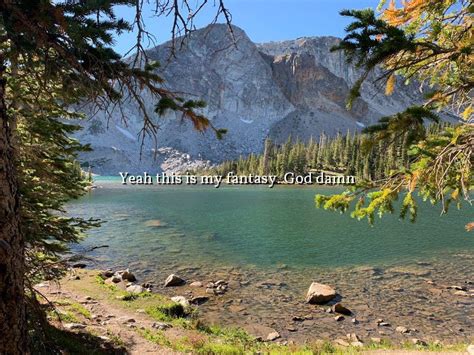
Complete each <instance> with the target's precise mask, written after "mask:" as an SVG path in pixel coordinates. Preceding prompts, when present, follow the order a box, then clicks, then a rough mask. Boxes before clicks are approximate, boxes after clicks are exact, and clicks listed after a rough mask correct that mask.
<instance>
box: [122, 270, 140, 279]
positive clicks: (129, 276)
mask: <svg viewBox="0 0 474 355" xmlns="http://www.w3.org/2000/svg"><path fill="white" fill-rule="evenodd" d="M122 280H126V281H129V282H135V281H137V278H136V277H135V275H134V274H132V273H131V272H130V270H129V269H127V270H125V271H124V272H123V273H122Z"/></svg>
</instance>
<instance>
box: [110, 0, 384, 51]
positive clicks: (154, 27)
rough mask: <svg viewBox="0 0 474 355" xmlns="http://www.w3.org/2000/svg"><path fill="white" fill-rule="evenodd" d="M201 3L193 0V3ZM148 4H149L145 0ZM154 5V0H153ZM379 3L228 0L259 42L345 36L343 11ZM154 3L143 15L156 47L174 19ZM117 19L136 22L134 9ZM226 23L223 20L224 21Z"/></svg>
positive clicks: (120, 45) (207, 16)
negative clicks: (156, 10)
mask: <svg viewBox="0 0 474 355" xmlns="http://www.w3.org/2000/svg"><path fill="white" fill-rule="evenodd" d="M193 1H197V0H191V3H192V2H193ZM145 2H146V1H145ZM150 2H151V3H154V1H153V0H150ZM378 3H379V0H225V4H226V7H227V8H228V9H229V10H230V12H231V14H232V23H233V24H234V25H236V26H239V27H240V28H242V29H243V30H244V31H245V32H246V33H247V35H248V36H249V37H250V39H251V40H252V41H253V42H256V43H262V42H270V41H281V40H286V39H295V38H298V37H305V36H324V35H327V36H336V37H343V36H344V28H345V26H346V25H347V24H348V23H349V22H350V19H348V18H344V17H342V16H340V15H339V11H341V10H343V9H362V8H367V7H371V8H374V9H375V8H376V7H377V5H378ZM213 4H214V1H213V0H209V5H208V7H207V8H206V9H205V11H204V12H202V13H201V14H200V16H199V17H198V19H197V21H196V26H197V27H198V28H200V27H204V26H206V25H207V24H209V23H210V22H211V21H212V19H213V16H214V14H215V11H216V8H215V7H213ZM152 10H153V7H152V5H151V4H148V5H145V8H144V11H143V14H144V15H145V23H146V26H147V30H148V31H149V32H151V33H152V34H153V35H154V36H155V37H156V42H155V43H154V44H153V43H150V44H147V43H146V44H147V46H148V47H153V46H154V45H156V44H160V43H163V42H165V41H167V40H169V39H170V38H171V33H170V31H171V26H172V22H171V19H170V18H164V17H162V18H156V17H153V16H151V15H152ZM116 15H117V17H123V18H126V19H128V20H131V19H133V16H134V8H129V7H127V8H126V7H120V8H118V9H117V10H116ZM219 22H223V19H221V21H219ZM135 39H136V37H135V34H134V33H126V34H123V35H121V36H120V37H119V38H118V39H117V41H116V44H115V49H116V51H117V52H119V53H120V54H122V55H123V54H125V53H126V52H127V51H128V50H129V49H130V48H131V47H132V46H133V44H134V41H135Z"/></svg>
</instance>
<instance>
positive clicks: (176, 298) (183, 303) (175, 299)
mask: <svg viewBox="0 0 474 355" xmlns="http://www.w3.org/2000/svg"><path fill="white" fill-rule="evenodd" d="M171 301H173V302H176V303H179V304H180V305H181V306H183V307H184V308H186V307H189V301H188V300H187V299H186V297H184V296H174V297H171Z"/></svg>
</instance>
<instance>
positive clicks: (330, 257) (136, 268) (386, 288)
mask: <svg viewBox="0 0 474 355" xmlns="http://www.w3.org/2000/svg"><path fill="white" fill-rule="evenodd" d="M97 184H98V185H101V186H102V187H101V188H98V189H96V190H93V191H92V192H91V193H90V194H88V195H87V196H85V197H83V198H81V199H80V200H78V201H75V202H73V203H71V204H70V205H69V207H68V210H69V211H70V213H71V214H73V215H78V216H82V217H85V218H90V217H95V218H101V219H103V220H105V221H106V222H105V223H104V224H103V226H102V227H100V228H97V229H93V230H91V231H90V232H88V236H87V238H86V239H84V240H83V241H82V242H81V243H80V244H79V245H75V246H73V249H76V250H77V251H80V250H87V249H89V248H90V247H92V246H97V245H104V244H105V245H108V246H109V247H108V248H103V249H96V250H95V251H93V252H92V253H88V254H87V256H89V257H92V258H93V260H96V262H97V263H96V264H95V265H90V266H91V267H93V268H99V269H104V268H106V267H111V268H114V269H117V268H120V269H121V268H125V267H128V268H130V269H131V270H132V271H133V272H134V273H135V274H136V275H137V276H138V279H139V281H140V282H143V281H148V282H151V283H153V284H154V285H155V287H154V288H153V290H155V291H156V292H159V293H162V294H166V295H168V296H176V295H186V297H188V298H192V297H193V296H206V297H207V296H209V294H208V293H206V291H205V287H202V288H195V287H190V286H189V284H190V282H192V281H201V282H202V283H203V284H204V285H206V284H207V283H208V282H210V281H213V282H214V281H216V280H219V279H223V280H226V281H227V282H228V283H229V290H228V291H227V292H226V293H225V294H224V295H219V296H211V297H210V299H209V301H208V302H206V303H205V304H203V305H201V306H199V312H200V315H201V317H202V318H203V319H204V321H206V322H208V323H218V324H223V325H228V326H233V327H234V326H239V327H244V328H245V329H247V330H248V331H250V333H251V334H254V335H258V336H263V337H266V336H267V335H268V333H269V332H270V331H271V330H272V329H275V330H277V331H278V332H279V333H280V334H281V335H282V339H288V340H290V339H291V340H295V341H297V342H305V341H307V340H312V341H314V340H315V337H316V338H321V339H333V340H334V339H335V338H338V337H339V338H345V335H346V334H347V333H353V332H354V333H357V334H358V335H359V336H361V337H362V338H363V339H365V340H367V339H369V338H370V337H372V336H377V337H380V336H382V337H389V338H390V339H391V340H396V341H400V342H403V341H406V340H407V336H406V335H402V334H400V333H398V332H396V331H395V327H396V326H399V325H400V326H405V327H409V328H413V329H416V332H414V333H413V334H411V333H410V335H409V336H416V337H417V338H421V339H424V340H432V341H434V340H439V339H442V340H443V341H446V342H455V341H462V342H470V341H471V340H470V339H471V338H472V336H473V331H472V329H474V326H473V321H474V320H473V319H474V318H473V314H474V303H473V298H472V296H470V293H473V292H474V290H472V288H473V287H472V285H473V284H474V280H472V275H473V272H472V271H473V270H474V237H473V235H472V233H471V234H470V233H467V232H465V230H464V225H465V224H466V223H467V222H469V221H470V220H472V209H468V208H466V209H464V210H462V211H457V210H452V211H451V212H450V213H449V214H448V215H445V216H442V217H440V216H439V208H436V207H434V208H433V207H431V206H429V205H423V206H422V208H421V211H420V213H419V220H418V221H417V222H416V223H415V224H411V223H410V222H407V221H399V220H398V219H397V218H396V216H387V217H385V218H384V219H383V221H377V223H376V225H375V226H374V227H370V226H368V224H367V222H365V221H361V222H358V221H356V220H354V219H352V218H350V216H349V215H339V214H337V213H333V212H327V211H324V210H319V209H316V208H315V207H314V195H315V194H316V193H318V192H326V193H331V192H335V191H336V190H334V189H328V188H319V189H316V188H301V187H299V188H297V187H277V188H274V189H268V188H266V187H250V186H245V187H221V188H220V189H215V188H212V187H202V186H196V187H184V186H180V187H170V186H166V187H158V186H141V187H138V186H122V185H120V183H119V182H118V181H117V179H116V178H115V179H110V178H109V179H107V178H106V179H101V180H99V181H97ZM157 220H159V224H160V226H159V227H152V226H149V223H150V221H153V222H154V224H157ZM171 273H177V274H178V275H180V276H181V277H183V278H185V279H186V280H188V281H189V282H188V283H187V284H186V285H185V286H181V287H176V288H175V287H171V288H165V287H163V281H164V280H165V279H166V277H167V276H168V275H169V274H171ZM313 281H318V282H322V283H325V284H329V285H332V286H333V287H335V288H336V290H337V292H338V293H339V294H340V295H341V297H342V298H343V302H344V304H345V305H346V306H348V307H349V308H350V309H351V310H352V311H353V312H354V316H355V317H357V320H358V322H357V323H352V322H351V321H350V320H349V319H346V320H344V321H343V322H336V321H335V320H334V315H331V314H328V313H326V312H325V310H326V308H325V307H317V306H316V307H315V306H313V305H309V304H307V303H306V302H305V294H306V291H307V289H308V286H309V285H310V284H311V282H313ZM448 285H462V286H465V287H466V289H469V294H468V295H467V296H466V295H457V294H456V293H455V291H454V290H452V289H448V287H447V286H448ZM295 315H298V316H305V317H306V318H305V319H306V320H305V321H304V322H296V321H294V316H295ZM379 318H383V319H384V320H386V321H388V322H389V323H391V324H392V325H393V327H390V328H388V329H384V330H383V332H382V333H383V334H382V333H381V332H380V331H381V330H380V328H379V327H377V323H376V320H377V319H379ZM262 326H263V327H264V328H263V329H261V327H262ZM289 326H290V327H291V329H292V330H291V331H290V330H289V328H288V327H289ZM249 327H250V328H249ZM255 327H257V328H259V327H260V328H259V329H260V331H261V332H262V333H258V332H257V333H254V332H255V329H256V328H255ZM268 327H271V328H268ZM295 329H296V331H295Z"/></svg>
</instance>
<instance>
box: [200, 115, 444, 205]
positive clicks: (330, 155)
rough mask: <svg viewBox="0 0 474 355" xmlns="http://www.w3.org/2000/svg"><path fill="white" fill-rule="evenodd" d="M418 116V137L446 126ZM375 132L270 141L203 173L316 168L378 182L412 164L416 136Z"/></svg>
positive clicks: (281, 172) (277, 172)
mask: <svg viewBox="0 0 474 355" xmlns="http://www.w3.org/2000/svg"><path fill="white" fill-rule="evenodd" d="M417 118H418V117H417V116H414V118H413V121H414V122H412V121H409V123H407V124H411V125H412V126H414V127H416V129H417V135H418V136H425V135H426V134H427V132H428V131H432V132H434V131H440V130H442V129H444V128H443V127H444V125H438V124H436V125H433V126H432V127H431V128H430V129H429V130H427V129H426V128H425V127H424V126H423V124H418V123H417V122H416V121H415V120H416V119H417ZM403 122H405V121H403ZM384 124H385V125H387V126H390V127H392V126H397V125H400V123H399V121H398V120H396V121H395V122H392V121H389V119H387V122H386V123H384ZM404 124H405V123H404ZM371 132H372V133H370V134H366V135H362V134H351V133H347V134H345V135H341V134H337V135H336V136H335V137H332V138H331V137H328V136H326V135H325V134H324V133H323V134H322V135H321V136H320V138H319V140H318V141H317V142H316V141H314V140H313V139H311V140H309V141H308V142H307V143H303V142H301V141H299V140H296V141H294V142H293V141H292V140H291V138H290V139H288V140H287V141H286V142H285V143H284V144H282V145H276V144H274V143H272V142H271V141H270V140H267V141H266V142H265V149H264V153H263V154H261V155H254V154H250V155H249V156H247V157H240V158H239V159H238V160H232V161H226V162H224V163H222V164H220V165H218V166H216V167H214V168H211V169H208V170H207V171H206V172H201V173H206V174H217V175H227V174H228V173H229V172H234V173H235V174H238V175H247V174H259V175H262V174H271V175H276V176H278V177H279V178H280V179H281V178H283V175H284V174H285V173H287V172H294V173H297V174H305V173H308V172H309V171H311V170H313V169H314V170H325V171H332V172H336V173H342V174H345V175H353V176H356V177H357V179H358V180H359V181H362V180H367V181H376V180H381V179H385V178H387V177H389V176H390V175H392V174H393V172H394V171H396V170H398V169H401V168H405V167H407V166H408V164H409V160H410V157H409V155H408V154H407V148H406V147H407V145H408V144H409V143H408V142H409V140H411V139H412V138H411V137H412V136H413V132H412V131H410V132H408V133H404V134H402V135H399V134H398V133H394V134H393V135H392V136H391V139H390V140H386V139H384V137H385V135H386V134H387V133H385V131H379V130H378V129H377V128H374V129H373V130H372V131H371ZM343 200H344V198H341V199H339V203H342V202H343ZM321 206H322V201H321ZM344 206H345V205H344V204H341V205H340V206H339V207H338V208H337V209H338V210H341V211H345V210H346V209H347V208H343V207H344Z"/></svg>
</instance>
